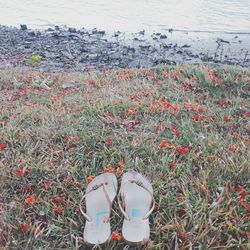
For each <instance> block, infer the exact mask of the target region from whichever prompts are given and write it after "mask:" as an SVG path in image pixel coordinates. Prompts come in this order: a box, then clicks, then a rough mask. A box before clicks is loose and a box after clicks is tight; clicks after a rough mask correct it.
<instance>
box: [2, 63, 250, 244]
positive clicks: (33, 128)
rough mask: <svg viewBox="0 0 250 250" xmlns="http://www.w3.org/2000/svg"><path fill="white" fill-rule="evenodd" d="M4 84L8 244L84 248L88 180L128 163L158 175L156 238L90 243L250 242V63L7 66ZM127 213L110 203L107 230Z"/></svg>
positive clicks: (5, 241)
mask: <svg viewBox="0 0 250 250" xmlns="http://www.w3.org/2000/svg"><path fill="white" fill-rule="evenodd" d="M0 89H1V95H0V106H1V110H0V124H1V125H0V157H1V162H0V246H2V248H3V249H87V247H86V246H85V244H84V242H83V239H82V232H83V228H84V223H85V221H84V219H83V217H82V216H81V213H80V211H79V200H80V199H81V197H82V196H83V194H84V190H85V187H86V185H87V182H88V181H89V180H90V179H91V176H96V175H98V174H100V173H103V172H105V171H108V172H114V173H115V174H116V175H117V177H118V179H119V180H120V178H121V176H122V173H124V172H125V171H127V170H128V169H135V170H137V171H140V172H141V173H143V174H145V175H146V176H148V177H149V178H150V179H151V181H152V184H153V188H154V197H155V199H156V201H157V208H156V209H155V211H154V212H153V214H152V215H151V217H150V221H151V241H150V242H149V243H148V244H147V245H146V246H141V247H139V246H138V247H136V248H132V247H130V248H128V247H127V246H126V243H124V242H123V241H122V240H117V239H115V238H117V237H113V238H114V239H111V241H110V242H108V243H107V244H106V245H105V246H102V247H100V246H96V247H94V249H249V248H250V205H249V201H250V197H249V193H250V182H249V180H250V178H249V177H250V167H249V153H250V152H249V142H250V139H249V128H250V127H249V97H250V92H249V91H250V72H249V71H248V70H244V69H238V68H231V67H226V68H225V67H221V68H214V69H213V68H208V67H203V66H175V67H161V68H152V69H140V70H139V69H126V70H116V71H105V72H91V73H86V74H66V73H65V74H48V73H39V72H25V71H23V72H22V71H14V70H8V71H1V72H0ZM122 221H123V217H122V215H121V213H120V212H119V209H118V206H117V201H115V203H114V211H113V213H112V219H111V224H112V232H116V233H117V234H121V226H122ZM118 239H119V237H118Z"/></svg>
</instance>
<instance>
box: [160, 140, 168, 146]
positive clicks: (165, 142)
mask: <svg viewBox="0 0 250 250" xmlns="http://www.w3.org/2000/svg"><path fill="white" fill-rule="evenodd" d="M168 146H169V143H168V142H167V141H166V140H163V141H162V142H161V144H160V147H161V148H165V147H168Z"/></svg>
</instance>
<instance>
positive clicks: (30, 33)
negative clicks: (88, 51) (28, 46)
mask: <svg viewBox="0 0 250 250" xmlns="http://www.w3.org/2000/svg"><path fill="white" fill-rule="evenodd" d="M28 34H29V35H30V36H36V33H35V32H34V31H31V32H29V33H28Z"/></svg>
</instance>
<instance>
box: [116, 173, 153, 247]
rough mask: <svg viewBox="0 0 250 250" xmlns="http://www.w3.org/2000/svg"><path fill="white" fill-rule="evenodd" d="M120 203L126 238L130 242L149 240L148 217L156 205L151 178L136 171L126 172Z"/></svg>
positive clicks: (123, 233) (123, 234)
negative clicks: (148, 178)
mask: <svg viewBox="0 0 250 250" xmlns="http://www.w3.org/2000/svg"><path fill="white" fill-rule="evenodd" d="M118 203H119V207H120V209H121V212H122V213H123V215H124V217H125V218H124V221H123V226H122V236H123V238H124V240H125V241H127V242H128V243H130V244H138V243H146V242H147V241H149V239H150V227H149V219H148V218H149V215H150V214H151V213H152V212H153V210H154V207H155V201H154V197H153V188H152V185H151V184H150V182H149V180H147V179H146V177H144V176H142V175H141V174H139V173H137V172H135V171H129V172H127V173H125V174H124V175H123V177H122V182H121V188H120V191H119V194H118ZM151 205H152V206H151Z"/></svg>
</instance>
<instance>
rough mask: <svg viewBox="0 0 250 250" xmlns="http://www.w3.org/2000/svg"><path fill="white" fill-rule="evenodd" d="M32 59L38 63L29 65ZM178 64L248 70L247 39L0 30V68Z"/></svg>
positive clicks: (249, 44)
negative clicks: (232, 67) (227, 66)
mask: <svg viewBox="0 0 250 250" xmlns="http://www.w3.org/2000/svg"><path fill="white" fill-rule="evenodd" d="M34 56H35V58H38V60H32V58H34ZM36 56H37V57H36ZM177 63H192V64H200V63H204V64H212V65H220V64H228V65H237V66H242V67H246V68H250V34H239V35H236V34H217V33H202V32H181V31H174V30H172V29H169V30H166V32H164V33H153V34H147V33H146V32H145V31H140V32H138V33H133V34H127V33H122V32H119V31H118V32H106V31H102V30H97V29H92V30H87V29H84V28H82V29H80V30H77V29H75V28H67V27H58V26H55V27H53V28H49V29H47V30H30V29H28V28H27V26H26V25H21V26H20V28H14V27H6V26H0V68H6V67H28V68H30V67H32V68H35V69H39V70H43V71H51V72H60V71H72V70H74V71H86V70H89V69H113V68H128V67H152V66H156V65H159V64H171V65H175V64H177Z"/></svg>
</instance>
